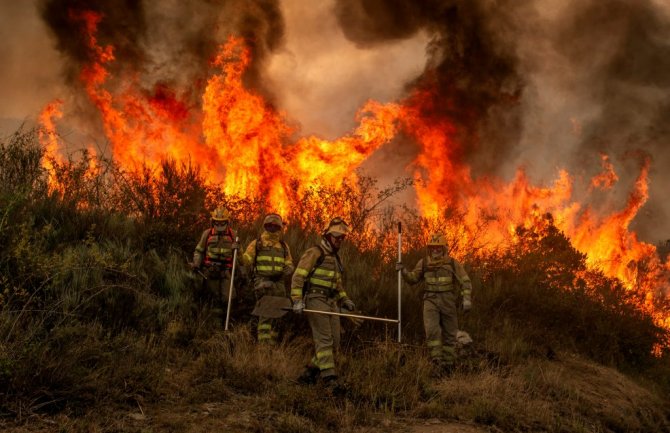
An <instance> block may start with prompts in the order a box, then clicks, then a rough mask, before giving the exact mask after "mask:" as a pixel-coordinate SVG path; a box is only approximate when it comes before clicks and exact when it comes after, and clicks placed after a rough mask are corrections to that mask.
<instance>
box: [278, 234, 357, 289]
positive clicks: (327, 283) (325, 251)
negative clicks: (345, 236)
mask: <svg viewBox="0 0 670 433" xmlns="http://www.w3.org/2000/svg"><path fill="white" fill-rule="evenodd" d="M310 293H319V294H322V295H325V296H326V297H328V298H333V299H336V300H342V299H344V298H347V293H346V292H345V291H344V286H343V284H342V269H340V264H339V263H338V259H337V257H336V255H335V254H334V253H333V251H332V249H331V248H330V245H328V243H327V242H326V241H325V240H322V241H321V244H320V245H317V246H314V247H312V248H310V249H308V250H307V251H305V252H304V253H303V255H302V257H300V261H299V262H298V266H297V267H296V268H295V272H294V273H293V279H292V280H291V299H293V300H294V301H297V300H299V299H302V297H303V296H304V295H307V294H310Z"/></svg>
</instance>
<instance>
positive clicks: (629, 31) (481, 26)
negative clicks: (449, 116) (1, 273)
mask: <svg viewBox="0 0 670 433" xmlns="http://www.w3.org/2000/svg"><path fill="white" fill-rule="evenodd" d="M73 3H74V4H76V3H77V0H25V1H20V2H16V1H10V0H0V41H1V42H0V58H2V59H3V67H2V68H0V136H2V135H5V134H8V133H11V132H12V130H13V128H15V127H16V125H17V123H18V122H21V121H23V120H30V119H34V118H35V117H36V116H37V114H38V113H39V112H40V110H41V109H42V108H43V107H44V106H45V104H47V103H48V102H50V101H52V100H53V99H55V98H61V99H63V100H64V101H65V103H66V106H70V107H75V108H73V113H74V114H73V115H72V116H70V118H69V123H68V125H69V126H70V127H71V128H72V129H73V130H76V131H78V133H81V134H82V136H84V137H87V136H88V137H91V136H96V134H100V132H99V125H98V126H97V127H96V125H94V124H93V123H94V121H93V120H91V117H90V116H86V115H83V114H82V113H84V112H86V110H90V107H88V106H87V105H86V102H85V101H84V102H82V98H81V95H79V94H77V92H76V90H75V89H74V88H73V86H72V80H71V77H72V66H73V64H74V63H76V59H74V57H73V52H72V51H68V47H67V46H66V44H65V43H64V41H65V42H66V41H67V39H63V34H64V33H63V32H61V31H60V30H61V29H59V28H58V25H57V24H54V22H57V20H56V21H54V20H53V19H52V20H51V21H50V19H49V18H50V17H51V18H53V16H54V11H58V9H59V8H62V7H63V5H67V4H73ZM90 3H92V4H99V5H100V7H103V8H104V7H114V8H115V9H114V10H118V7H117V5H118V2H113V1H109V0H97V1H93V2H90ZM128 3H136V4H139V5H140V6H138V7H137V8H136V9H133V10H130V11H123V10H121V11H120V12H116V13H117V14H118V16H116V18H117V19H118V20H119V22H129V23H130V24H129V26H130V27H129V30H130V32H129V34H128V38H129V40H131V41H132V38H133V33H132V30H134V29H135V27H132V25H133V24H134V23H141V24H142V25H141V26H140V25H139V24H138V27H142V26H144V27H146V28H144V27H143V28H141V29H140V30H141V31H142V32H144V34H148V35H149V36H148V37H146V38H145V39H143V40H142V44H143V45H142V48H146V47H151V48H152V53H154V54H153V55H154V56H155V58H153V59H152V60H153V61H154V63H153V65H154V66H155V69H156V73H157V74H166V75H174V74H175V71H179V72H178V73H179V74H182V79H184V80H187V79H190V77H192V75H189V74H188V73H186V72H184V71H187V70H189V68H193V69H194V70H196V69H197V67H195V66H193V64H194V63H197V62H194V61H193V60H194V59H195V60H197V59H198V58H199V57H198V55H199V54H200V53H201V52H202V51H203V50H204V49H205V48H203V47H207V44H208V43H211V41H212V40H216V39H219V40H222V39H223V37H224V35H225V34H226V32H227V31H228V30H229V29H230V28H233V27H234V28H236V29H238V30H241V31H242V32H243V33H244V32H247V33H248V34H251V35H253V36H254V37H257V38H258V40H259V44H258V53H257V54H258V56H257V57H258V62H257V65H256V68H257V79H258V87H259V88H262V89H263V90H264V91H266V92H267V93H268V94H270V95H271V97H272V99H273V101H274V103H275V104H276V105H277V107H278V108H279V109H281V110H282V111H284V112H286V113H287V115H288V117H290V118H291V119H293V120H294V121H296V122H297V123H299V124H300V125H301V131H302V133H304V134H317V135H319V136H322V137H324V138H335V137H338V136H340V135H342V134H344V133H346V132H347V131H350V130H351V128H352V127H353V126H354V125H355V121H354V114H355V112H356V111H357V109H358V108H359V107H360V106H361V105H362V104H363V103H364V102H365V101H366V100H368V99H375V100H378V101H381V102H389V101H394V100H397V99H399V98H403V97H404V96H406V95H407V91H408V88H410V87H411V86H413V85H415V83H416V82H417V80H420V79H421V78H422V77H423V75H424V73H425V72H426V70H427V69H428V67H435V68H437V70H439V71H440V73H441V76H440V81H439V84H440V85H441V86H443V87H442V88H443V89H444V92H445V96H447V97H453V98H454V100H456V101H459V102H462V103H464V104H465V106H466V107H467V108H468V109H471V110H474V111H476V112H477V113H479V119H480V120H481V121H480V122H478V123H477V125H474V126H472V131H470V132H475V133H476V135H477V136H478V137H479V139H480V141H481V144H480V145H479V146H478V147H473V150H472V153H471V154H470V155H468V158H469V161H470V163H471V164H472V167H473V170H474V172H475V174H476V175H490V174H494V175H497V176H502V177H503V178H507V179H509V178H511V177H512V176H513V174H514V172H515V171H516V169H517V168H518V167H520V166H523V167H525V168H526V170H527V171H528V173H529V174H530V176H531V178H532V179H533V180H534V181H536V182H546V183H548V182H551V181H552V180H553V179H555V177H556V173H557V171H558V170H559V169H561V168H567V169H569V170H570V172H571V173H573V174H574V175H575V176H578V177H579V176H583V177H584V178H588V177H589V176H591V175H593V174H594V173H595V172H596V171H597V170H598V169H599V153H600V152H604V153H607V154H609V155H610V156H611V158H612V161H613V162H614V163H615V167H616V168H617V171H618V172H619V174H620V177H621V182H622V184H624V185H626V184H630V183H631V182H632V181H633V180H634V178H635V176H636V175H637V173H638V172H639V166H638V162H637V161H636V158H635V157H634V156H632V155H634V154H635V152H638V151H643V152H645V153H647V154H649V155H650V156H651V157H652V169H651V185H650V194H651V198H650V200H649V202H648V204H647V205H646V206H645V208H644V209H643V211H642V212H641V214H640V215H639V216H638V218H637V219H636V222H635V228H636V230H638V231H639V232H640V234H641V236H642V237H643V238H645V239H647V240H649V241H656V240H659V239H665V238H670V200H667V191H666V188H667V185H670V176H669V175H668V170H667V169H666V168H665V167H667V166H669V165H670V143H669V142H668V141H669V140H670V102H669V101H670V2H667V1H663V0H607V1H603V0H516V1H514V0H498V1H492V0H472V1H469V2H462V1H461V2H459V1H457V0H428V1H425V2H413V1H410V0H406V1H403V0H394V1H386V2H385V1H384V0H329V1H319V2H314V1H310V0H283V1H271V0H267V1H261V0H254V1H251V0H250V1H247V2H243V1H239V0H212V1H204V0H200V1H194V2H187V3H188V4H186V3H184V2H180V1H178V0H164V1H161V2H148V1H144V2H141V1H137V2H128ZM110 5H111V6H110ZM388 5H392V7H389V6H388ZM455 6H458V8H460V9H459V11H458V16H457V19H456V20H452V21H450V19H451V18H450V17H451V16H452V15H449V14H450V12H449V11H450V8H451V9H453V8H454V7H455ZM49 8H51V9H49ZM45 10H48V11H49V13H50V14H51V15H49V13H47V12H44V11H45ZM275 12H276V13H275ZM124 14H125V15H124ZM133 14H135V15H133ZM134 19H136V21H133V20H134ZM124 20H125V21H124ZM221 22H223V24H221V25H219V23H221ZM214 23H216V25H213V24H214ZM175 29H178V31H177V32H176V31H175ZM247 33H244V34H247ZM180 50H181V51H180ZM459 50H460V51H459ZM129 51H132V47H130V48H129ZM184 53H186V54H187V55H183V54H184ZM140 54H141V53H140ZM175 59H177V60H175ZM454 83H455V84H454ZM451 84H454V86H455V87H458V86H459V85H461V84H462V89H461V90H457V91H456V93H455V94H454V93H448V92H454V90H453V87H454V86H451ZM463 89H465V90H463ZM458 92H460V93H458ZM501 94H507V95H515V98H517V99H516V100H515V101H516V103H515V105H514V107H513V108H511V109H505V108H504V105H502V107H503V108H500V107H501V105H500V104H499V103H498V102H499V99H496V98H498V97H499V96H500V95H501ZM469 95H474V96H470V99H468V98H469ZM468 104H470V105H468ZM482 119H483V120H482ZM414 152H415V149H414V148H413V147H412V146H411V144H407V143H403V142H402V141H399V140H396V141H394V142H392V143H390V144H389V145H387V146H385V147H384V148H383V149H381V150H380V151H378V152H377V153H375V154H374V155H373V156H372V157H371V158H370V159H369V161H367V162H366V164H365V165H364V168H366V169H367V170H369V171H370V172H371V174H373V175H386V176H388V177H396V176H402V175H404V174H408V173H409V171H408V169H407V167H408V165H409V164H411V161H412V159H413V158H414ZM620 191H623V192H620V193H613V195H612V197H610V198H609V199H608V200H605V201H610V200H611V201H613V202H622V200H625V193H626V191H627V189H626V188H622V189H620Z"/></svg>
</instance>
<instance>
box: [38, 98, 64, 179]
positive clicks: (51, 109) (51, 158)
mask: <svg viewBox="0 0 670 433" xmlns="http://www.w3.org/2000/svg"><path fill="white" fill-rule="evenodd" d="M62 105H63V101H61V100H60V99H57V100H55V101H53V102H51V103H49V104H47V106H46V107H44V109H43V110H42V112H41V113H40V115H39V119H38V122H39V124H40V125H41V128H40V130H39V140H40V143H42V145H43V147H44V156H43V157H42V167H43V168H44V169H45V170H46V171H47V174H48V180H47V182H48V187H49V190H50V191H53V190H55V189H58V185H57V182H56V179H55V167H54V164H59V163H62V162H63V157H62V155H61V153H60V152H59V148H60V145H59V143H58V134H57V133H56V123H55V119H60V118H62V117H63V112H62V110H61V107H62Z"/></svg>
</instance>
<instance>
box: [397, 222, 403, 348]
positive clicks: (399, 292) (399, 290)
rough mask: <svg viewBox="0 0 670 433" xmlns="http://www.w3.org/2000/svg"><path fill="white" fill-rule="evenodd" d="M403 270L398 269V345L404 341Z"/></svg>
mask: <svg viewBox="0 0 670 433" xmlns="http://www.w3.org/2000/svg"><path fill="white" fill-rule="evenodd" d="M398 263H402V223H401V222H399V223H398ZM401 324H402V270H400V269H398V343H400V341H401V340H402V327H401Z"/></svg>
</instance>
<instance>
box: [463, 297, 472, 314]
mask: <svg viewBox="0 0 670 433" xmlns="http://www.w3.org/2000/svg"><path fill="white" fill-rule="evenodd" d="M471 309H472V301H471V300H470V299H469V298H463V312H464V313H467V312H468V311H470V310H471Z"/></svg>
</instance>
